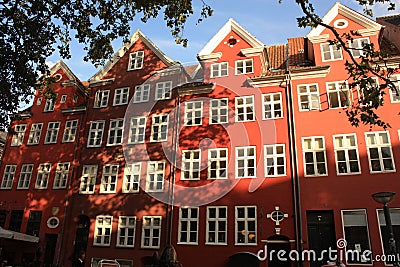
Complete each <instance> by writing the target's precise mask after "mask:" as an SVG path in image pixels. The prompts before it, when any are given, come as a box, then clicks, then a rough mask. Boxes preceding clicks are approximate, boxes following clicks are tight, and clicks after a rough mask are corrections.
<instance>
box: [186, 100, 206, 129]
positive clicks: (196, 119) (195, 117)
mask: <svg viewBox="0 0 400 267" xmlns="http://www.w3.org/2000/svg"><path fill="white" fill-rule="evenodd" d="M202 124H203V101H188V102H185V120H184V125H185V126H196V125H202Z"/></svg>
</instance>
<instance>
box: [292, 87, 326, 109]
mask: <svg viewBox="0 0 400 267" xmlns="http://www.w3.org/2000/svg"><path fill="white" fill-rule="evenodd" d="M301 88H304V89H305V92H301ZM312 88H315V89H316V91H311V90H314V89H312ZM297 92H298V95H299V110H300V111H310V110H320V109H321V103H320V99H319V87H318V83H311V84H299V85H298V86H297ZM302 97H307V102H305V101H302V99H301V98H302ZM303 103H304V107H303ZM315 103H316V104H317V105H316V106H318V107H317V108H315V107H314V104H315ZM305 105H307V106H308V108H306V107H305Z"/></svg>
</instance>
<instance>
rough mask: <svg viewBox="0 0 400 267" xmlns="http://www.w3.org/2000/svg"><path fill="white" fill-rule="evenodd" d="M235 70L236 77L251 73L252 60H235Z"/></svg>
mask: <svg viewBox="0 0 400 267" xmlns="http://www.w3.org/2000/svg"><path fill="white" fill-rule="evenodd" d="M235 70H236V75H237V74H247V73H253V59H245V60H237V61H236V62H235Z"/></svg>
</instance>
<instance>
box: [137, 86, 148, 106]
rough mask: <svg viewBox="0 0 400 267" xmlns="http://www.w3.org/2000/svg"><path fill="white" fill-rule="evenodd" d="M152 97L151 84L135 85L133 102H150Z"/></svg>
mask: <svg viewBox="0 0 400 267" xmlns="http://www.w3.org/2000/svg"><path fill="white" fill-rule="evenodd" d="M149 97H150V84H141V85H137V86H135V93H134V95H133V103H143V102H148V101H149Z"/></svg>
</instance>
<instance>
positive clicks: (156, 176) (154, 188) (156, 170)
mask: <svg viewBox="0 0 400 267" xmlns="http://www.w3.org/2000/svg"><path fill="white" fill-rule="evenodd" d="M152 164H154V167H152ZM160 165H162V170H159V167H160ZM165 165H166V164H165V161H148V162H147V175H146V192H163V191H164V179H165ZM151 168H154V170H152V171H151V172H150V169H151ZM161 174H162V177H161V179H159V175H161ZM150 175H153V177H152V179H151V180H150V178H151V176H150ZM159 184H161V188H158V189H157V186H158V185H159ZM150 185H152V189H150Z"/></svg>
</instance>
